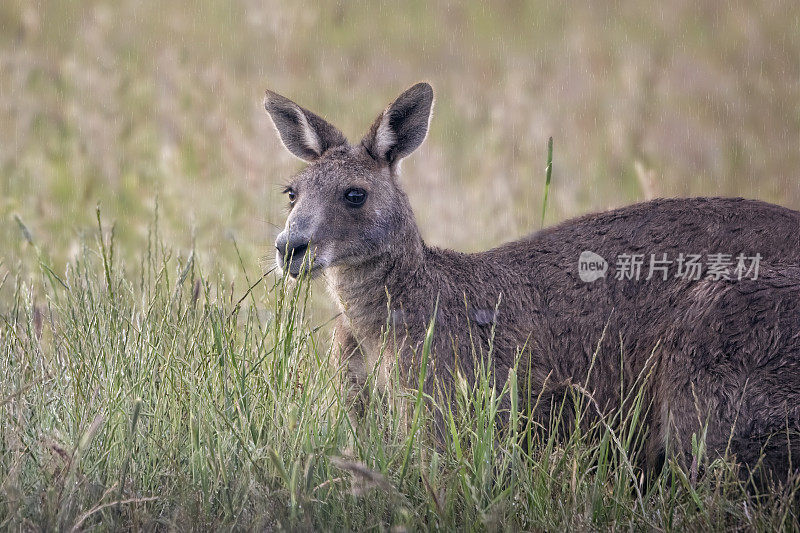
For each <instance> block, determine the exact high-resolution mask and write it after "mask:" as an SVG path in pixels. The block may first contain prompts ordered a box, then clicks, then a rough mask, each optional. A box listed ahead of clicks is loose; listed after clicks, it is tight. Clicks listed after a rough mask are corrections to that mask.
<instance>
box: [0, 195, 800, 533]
mask: <svg viewBox="0 0 800 533" xmlns="http://www.w3.org/2000/svg"><path fill="white" fill-rule="evenodd" d="M97 220H98V226H97V228H96V230H95V232H94V234H93V235H91V238H87V239H86V240H85V242H84V245H83V246H82V248H81V252H80V254H79V255H78V257H77V258H76V259H75V260H74V261H73V262H71V263H69V265H68V266H67V268H66V269H65V270H64V271H63V272H56V271H55V270H54V269H52V268H50V267H49V266H48V265H47V263H46V260H45V259H44V256H43V254H42V253H41V251H39V250H38V249H37V247H36V243H35V241H34V240H33V239H31V241H30V243H29V245H28V251H29V253H31V254H33V255H35V256H36V257H37V261H40V264H41V269H40V273H39V276H38V277H36V278H34V279H33V280H24V279H22V278H20V277H17V278H6V279H5V280H4V282H3V283H4V284H6V285H9V288H10V289H11V290H12V292H13V294H14V296H13V298H12V299H11V300H10V301H9V304H8V305H6V306H5V307H4V308H3V309H2V311H1V312H0V320H1V321H0V372H2V375H4V376H6V377H5V378H4V379H3V380H2V381H1V382H0V413H2V416H0V435H2V437H0V527H2V528H4V529H33V528H36V529H38V528H43V529H61V530H73V529H84V528H86V529H89V528H94V527H97V526H100V527H101V529H116V528H119V527H122V528H125V529H128V528H134V529H138V528H153V527H159V528H161V527H163V528H170V527H174V528H181V529H185V528H194V529H206V528H225V529H227V528H234V529H239V528H242V529H249V528H254V529H272V528H281V529H282V528H286V529H308V530H328V529H355V530H364V529H374V530H378V529H380V530H383V529H394V530H406V529H408V530H412V529H443V530H451V529H461V530H474V531H483V530H498V529H514V530H532V529H533V530H537V529H548V530H555V529H564V528H568V529H582V530H586V529H648V530H683V529H687V528H688V529H694V530H699V529H703V530H715V531H716V530H720V531H721V530H729V529H731V528H737V529H739V528H740V529H748V530H779V529H798V517H797V514H796V508H794V509H793V507H792V501H793V500H792V496H791V494H789V492H775V493H771V494H768V495H765V496H757V495H756V494H754V493H753V492H752V491H748V490H747V489H746V487H745V485H744V484H743V483H742V482H740V481H739V478H738V476H737V475H736V469H735V467H734V466H733V465H731V464H729V463H727V462H724V461H720V460H714V461H710V460H709V459H708V458H707V457H706V456H705V455H704V454H703V449H702V439H700V440H699V443H698V444H696V457H695V459H696V464H695V467H694V468H693V469H690V470H688V471H687V470H684V469H683V468H682V467H681V466H679V465H677V464H674V463H672V462H670V463H668V464H667V465H666V466H665V468H664V470H663V471H662V472H660V473H658V474H657V475H655V476H653V479H650V480H648V481H646V482H645V480H644V475H643V473H642V472H641V471H640V470H639V469H638V468H637V467H636V466H635V465H636V464H637V462H636V460H635V456H636V454H637V453H638V451H637V450H638V447H639V445H640V444H641V438H640V435H641V433H640V432H639V430H640V429H641V422H640V418H641V413H642V408H643V406H642V405H641V404H640V403H637V402H636V401H632V402H631V405H632V408H631V409H630V410H627V411H626V412H625V413H618V414H617V415H616V416H615V417H614V418H606V419H603V420H595V419H593V418H590V417H587V413H588V412H589V411H590V410H591V405H590V404H586V405H584V403H585V402H583V401H581V399H580V397H581V395H579V394H578V395H576V397H575V398H576V401H575V402H574V403H575V406H576V407H575V411H576V412H575V416H576V417H577V420H578V421H579V423H578V424H575V426H574V428H573V429H572V430H568V431H566V435H565V436H563V438H557V437H556V435H559V434H564V433H565V432H564V431H558V430H557V428H551V430H550V431H541V430H540V429H537V428H536V427H535V426H534V425H533V424H526V423H525V420H526V419H527V418H526V416H525V414H526V412H527V408H528V407H529V406H527V405H521V404H519V403H518V402H517V401H516V399H515V398H516V397H517V390H518V385H517V375H518V374H522V373H521V372H517V371H515V372H511V375H510V377H509V380H508V382H507V383H505V384H497V387H495V386H494V383H493V380H492V376H491V372H490V371H489V369H488V368H487V367H486V365H477V368H478V370H477V371H476V376H474V377H470V379H464V377H463V376H462V377H461V378H460V379H459V380H458V383H459V384H458V386H457V387H456V390H455V391H453V401H452V402H450V403H448V404H447V406H445V405H443V404H436V403H435V402H431V401H428V400H426V399H425V398H424V397H423V395H422V394H421V393H420V392H418V391H415V390H413V389H412V390H406V389H403V388H402V387H400V386H399V384H396V385H395V387H394V388H393V389H392V390H391V391H389V392H388V393H387V394H386V396H385V397H384V398H383V399H382V400H378V399H376V398H377V397H378V395H377V394H374V395H373V396H372V400H370V401H371V402H372V403H371V405H370V406H369V407H368V408H367V409H366V414H365V415H364V417H363V418H362V419H351V417H349V416H348V414H347V413H348V410H347V406H345V405H343V400H342V398H343V397H344V395H343V391H342V385H341V383H342V380H341V375H340V371H341V369H339V368H337V366H336V364H332V363H331V362H330V357H329V356H330V354H329V352H328V345H329V343H328V342H327V338H326V337H327V332H325V331H324V330H323V329H321V328H320V327H319V324H318V321H317V320H315V318H314V316H313V314H312V313H311V311H310V307H309V305H308V303H309V301H310V299H311V298H312V288H311V286H310V285H309V284H308V283H304V282H301V283H297V284H294V283H287V282H285V280H282V279H280V278H276V277H275V276H274V275H267V276H266V277H265V278H264V282H263V283H261V284H260V285H256V287H255V288H254V289H253V290H252V291H251V292H250V293H249V294H246V296H247V298H241V296H242V295H241V294H238V293H235V292H233V291H231V286H230V284H229V282H228V280H227V279H225V278H224V277H223V276H222V275H220V273H219V272H214V271H212V272H204V271H203V270H202V269H201V268H200V267H199V266H198V264H199V261H197V260H196V259H195V258H196V257H198V256H201V255H203V251H202V250H193V251H192V252H191V254H190V255H189V256H188V257H183V258H182V257H178V256H176V255H175V254H173V253H172V252H171V251H170V249H169V248H168V247H167V246H166V245H165V244H164V243H163V242H162V241H161V239H160V238H159V235H158V233H157V229H156V228H157V223H156V220H157V219H156V218H154V219H153V222H152V223H151V225H150V234H149V243H150V245H149V246H148V247H147V248H146V249H144V250H140V261H139V262H138V264H135V265H127V264H125V263H124V262H123V261H121V260H120V259H118V256H119V255H120V253H119V250H118V249H117V244H116V243H115V241H114V238H113V233H114V232H113V229H111V228H108V227H104V226H103V225H102V224H101V222H100V221H101V218H100V216H99V211H98V218H97ZM23 227H24V226H23ZM231 253H235V250H231ZM123 255H124V254H123ZM241 275H242V276H243V277H246V278H248V279H249V280H253V279H254V276H252V275H249V274H248V273H246V272H245V271H242V272H241ZM248 283H249V282H248ZM253 284H254V283H253ZM433 328H435V324H433V323H432V324H431V326H430V329H429V336H430V335H431V334H432V331H433ZM428 356H429V353H428V350H427V348H425V349H424V350H423V354H422V360H423V363H422V365H421V371H420V376H419V379H420V383H421V382H422V381H424V379H425V373H426V368H429V365H428V366H427V367H426V364H425V363H426V362H427V359H428ZM523 375H524V374H523ZM506 396H508V397H510V398H511V399H513V400H512V401H510V402H509V405H510V408H508V409H507V410H506V411H505V412H503V408H501V404H502V403H503V399H504V398H505V397H506ZM634 400H635V399H634ZM554 408H555V409H562V410H563V409H572V407H570V406H567V405H562V406H554ZM435 410H439V413H440V415H441V416H442V417H443V419H444V420H445V425H446V427H447V431H445V432H444V442H442V441H441V440H439V437H436V436H435V435H433V434H432V428H433V427H434V423H433V416H434V413H433V412H434V411H435ZM500 420H508V423H507V424H505V423H500ZM581 420H583V421H584V422H583V423H580V421H581ZM526 442H527V443H529V444H527V445H526V444H525V443H526ZM697 465H699V466H700V467H701V468H700V470H699V472H700V473H699V474H698V469H697ZM787 491H788V489H787Z"/></svg>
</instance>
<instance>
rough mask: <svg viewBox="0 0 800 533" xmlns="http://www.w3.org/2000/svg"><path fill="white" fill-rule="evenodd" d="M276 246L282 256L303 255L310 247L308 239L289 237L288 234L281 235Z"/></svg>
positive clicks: (295, 256) (296, 256) (297, 256)
mask: <svg viewBox="0 0 800 533" xmlns="http://www.w3.org/2000/svg"><path fill="white" fill-rule="evenodd" d="M275 248H276V249H277V250H278V253H279V254H280V255H281V256H284V255H285V256H286V257H294V258H295V259H297V258H299V257H302V256H303V254H305V253H306V250H307V249H308V239H304V238H297V237H293V238H291V239H289V238H288V237H287V236H286V235H279V236H278V240H276V241H275Z"/></svg>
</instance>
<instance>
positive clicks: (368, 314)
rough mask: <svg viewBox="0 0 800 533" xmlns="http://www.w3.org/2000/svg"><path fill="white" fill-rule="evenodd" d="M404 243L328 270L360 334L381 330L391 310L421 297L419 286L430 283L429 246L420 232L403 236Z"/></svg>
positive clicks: (332, 286)
mask: <svg viewBox="0 0 800 533" xmlns="http://www.w3.org/2000/svg"><path fill="white" fill-rule="evenodd" d="M403 240H404V244H403V245H402V246H390V247H387V249H386V250H384V251H383V252H382V253H380V254H378V255H376V256H374V257H372V258H370V259H368V260H367V261H364V262H362V263H359V264H357V265H342V266H338V267H334V268H333V269H332V272H330V273H329V274H328V279H329V288H330V289H331V290H332V292H333V296H334V298H336V299H337V300H338V302H337V303H338V304H339V306H340V308H341V311H342V313H343V314H344V315H345V317H346V318H347V320H348V322H349V323H350V325H351V327H352V328H353V329H354V330H355V331H356V332H357V333H359V334H360V335H362V336H363V335H368V334H371V333H373V332H374V333H378V332H380V331H381V328H382V327H383V326H384V325H385V324H386V322H387V319H388V318H389V317H390V313H393V312H394V313H396V312H397V311H399V310H401V309H405V308H407V307H408V306H409V305H413V304H414V303H415V299H419V298H420V296H423V295H420V294H418V293H419V288H420V287H424V286H425V285H427V283H426V281H425V280H426V279H427V278H428V276H429V272H428V269H429V265H428V264H427V261H426V255H427V254H428V253H429V250H428V248H427V247H426V246H425V244H424V243H423V241H422V238H421V237H420V236H419V234H418V233H417V232H412V234H411V236H410V237H408V238H406V239H403Z"/></svg>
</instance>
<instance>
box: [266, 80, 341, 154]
mask: <svg viewBox="0 0 800 533" xmlns="http://www.w3.org/2000/svg"><path fill="white" fill-rule="evenodd" d="M264 108H265V109H266V110H267V113H269V116H270V118H271V119H272V123H273V124H275V129H277V130H278V134H279V135H280V137H281V141H283V145H284V146H286V148H287V149H288V150H289V151H290V152H292V153H293V154H294V155H296V156H297V157H299V158H300V159H302V160H304V161H308V162H311V161H314V160H316V159H318V158H319V157H320V156H321V155H322V154H324V153H325V151H326V150H328V149H329V148H333V147H334V146H340V145H343V144H347V139H345V138H344V135H342V132H340V131H339V130H338V129H336V127H334V126H333V125H331V124H329V123H328V122H326V121H325V119H323V118H322V117H320V116H318V115H315V114H314V113H312V112H311V111H308V110H307V109H303V108H302V107H300V106H299V105H297V104H295V103H294V102H292V101H291V100H289V99H288V98H285V97H283V96H281V95H279V94H277V93H274V92H272V91H267V96H266V97H265V98H264Z"/></svg>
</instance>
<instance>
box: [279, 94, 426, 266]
mask: <svg viewBox="0 0 800 533" xmlns="http://www.w3.org/2000/svg"><path fill="white" fill-rule="evenodd" d="M432 104H433V89H431V86H430V85H428V84H427V83H419V84H417V85H414V86H413V87H411V88H410V89H408V90H407V91H406V92H404V93H403V94H402V95H400V97H398V98H397V100H395V101H394V102H393V103H392V104H391V105H390V106H389V107H387V108H386V110H385V111H384V112H383V113H381V114H380V115H378V118H377V119H376V120H375V122H374V123H373V124H372V127H371V128H370V130H369V132H368V133H367V134H366V136H365V137H364V138H363V139H362V140H361V142H360V143H359V144H357V145H351V144H350V143H348V141H347V139H345V137H344V135H342V133H341V132H340V131H339V130H338V129H337V128H335V127H334V126H332V125H331V124H329V123H328V122H326V121H325V120H324V119H322V118H321V117H319V116H318V115H316V114H314V113H312V112H311V111H308V110H306V109H303V108H302V107H300V106H299V105H297V104H295V103H294V102H292V101H291V100H289V99H287V98H284V97H283V96H280V95H278V94H275V93H273V92H271V91H267V96H266V98H265V100H264V107H265V108H266V109H267V113H269V116H270V117H271V118H272V122H273V123H274V124H275V128H276V129H277V130H278V134H279V135H280V138H281V140H282V141H283V144H284V145H285V146H286V148H287V149H288V150H289V151H290V152H291V153H292V154H294V155H295V156H297V157H299V158H300V159H302V160H304V161H307V162H308V163H309V165H308V166H307V167H306V168H305V169H303V170H302V171H301V172H300V173H299V174H297V175H296V176H294V177H293V178H292V179H291V180H290V181H289V184H288V185H287V187H286V189H285V191H284V192H285V193H286V195H287V196H288V199H289V209H290V211H289V216H288V217H287V219H286V226H285V228H284V230H283V231H282V232H281V233H280V235H278V238H277V240H276V241H275V248H276V249H277V252H276V253H277V262H278V266H279V267H281V268H282V269H285V270H288V272H289V274H290V275H291V276H292V277H297V276H298V275H299V274H300V272H301V271H302V270H310V273H311V274H312V275H313V274H315V273H317V272H320V271H322V270H323V269H325V268H328V267H332V266H339V265H358V264H362V263H364V262H367V261H369V260H370V259H372V258H375V257H377V256H379V255H381V254H383V253H385V252H387V251H388V250H390V249H391V248H392V247H393V246H397V245H398V244H399V243H400V241H402V240H403V239H404V238H405V237H407V236H408V234H409V231H415V230H416V226H415V223H414V219H413V214H412V212H411V207H410V204H409V202H408V198H407V197H406V195H405V193H404V192H403V191H402V189H401V188H400V187H399V185H398V183H397V172H398V168H399V163H400V160H401V159H403V158H404V157H406V156H407V155H409V154H410V153H411V152H413V151H414V150H415V149H416V148H417V147H418V146H419V145H420V144H422V141H423V140H424V139H425V135H426V134H427V132H428V123H429V121H430V116H431V107H432Z"/></svg>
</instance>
